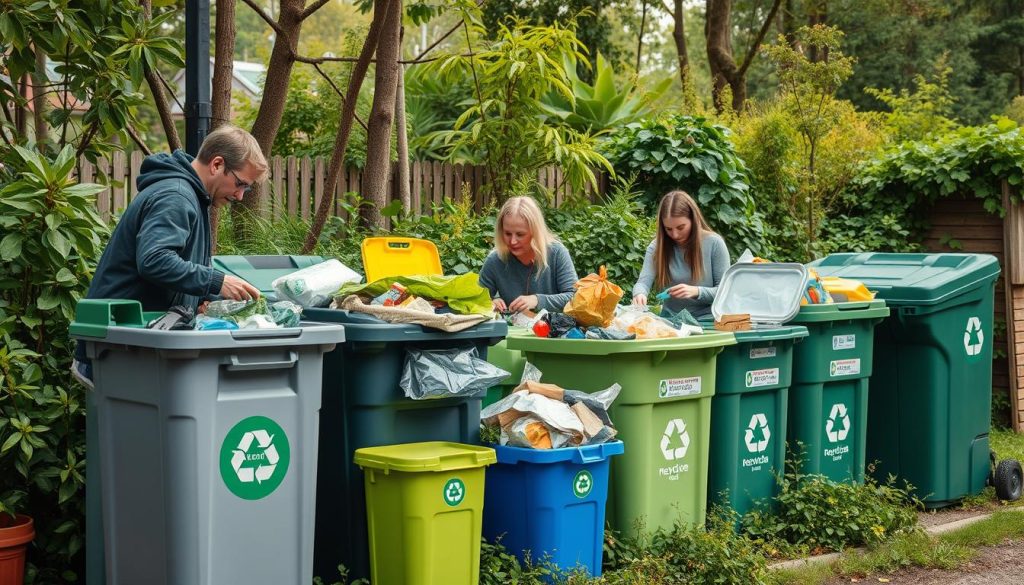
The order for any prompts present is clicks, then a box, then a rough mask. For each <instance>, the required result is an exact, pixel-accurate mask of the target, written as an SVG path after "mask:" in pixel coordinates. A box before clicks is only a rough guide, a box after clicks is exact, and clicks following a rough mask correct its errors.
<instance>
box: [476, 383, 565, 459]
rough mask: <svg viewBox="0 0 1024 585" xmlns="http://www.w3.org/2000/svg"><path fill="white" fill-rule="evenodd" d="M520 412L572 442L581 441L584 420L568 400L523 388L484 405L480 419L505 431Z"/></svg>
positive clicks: (520, 415)
mask: <svg viewBox="0 0 1024 585" xmlns="http://www.w3.org/2000/svg"><path fill="white" fill-rule="evenodd" d="M523 416H533V417H536V418H537V419H538V420H540V421H543V423H544V424H545V425H546V426H547V427H548V429H549V430H550V431H553V432H554V433H561V434H564V435H566V436H567V437H569V440H568V441H567V442H568V443H569V444H571V445H573V446H575V445H580V444H581V443H582V442H583V439H584V435H583V422H582V421H581V420H580V418H579V417H578V416H576V414H575V413H574V412H573V411H572V410H571V409H570V408H569V405H568V404H566V403H564V402H561V401H558V400H552V399H550V398H548V397H547V396H544V395H542V394H533V393H531V392H527V391H525V390H520V391H519V392H513V393H512V394H509V395H508V396H506V397H505V398H502V399H501V400H499V401H498V402H495V403H494V404H491V405H490V406H488V407H487V408H485V409H483V411H482V412H481V413H480V420H481V421H483V423H484V424H485V425H488V426H493V425H498V426H500V427H501V428H502V429H505V432H506V433H508V432H509V425H510V424H512V422H513V421H516V420H518V419H520V418H522V417H523ZM554 433H553V434H554ZM510 440H511V437H510ZM551 442H552V444H554V443H557V442H558V441H557V440H556V439H554V438H552V441H551Z"/></svg>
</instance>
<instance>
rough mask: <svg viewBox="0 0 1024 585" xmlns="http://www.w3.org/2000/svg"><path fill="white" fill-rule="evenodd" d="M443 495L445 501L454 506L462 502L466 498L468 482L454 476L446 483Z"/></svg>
mask: <svg viewBox="0 0 1024 585" xmlns="http://www.w3.org/2000/svg"><path fill="white" fill-rule="evenodd" d="M442 496H443V498H444V503H445V504H448V505H449V506H451V507H453V508H454V507H455V506H458V505H459V504H461V503H462V500H464V499H466V484H465V483H463V482H462V480H461V479H459V478H457V477H453V478H452V479H449V480H448V482H447V483H445V484H444V492H443V494H442Z"/></svg>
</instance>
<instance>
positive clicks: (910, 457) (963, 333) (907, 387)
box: [814, 253, 999, 508]
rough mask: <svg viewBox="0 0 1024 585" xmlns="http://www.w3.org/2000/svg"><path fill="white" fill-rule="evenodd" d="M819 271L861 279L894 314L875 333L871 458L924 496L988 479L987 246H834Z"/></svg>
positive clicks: (991, 262)
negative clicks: (947, 250) (917, 250)
mask: <svg viewBox="0 0 1024 585" xmlns="http://www.w3.org/2000/svg"><path fill="white" fill-rule="evenodd" d="M814 267H815V269H816V270H818V272H819V273H820V274H821V275H822V276H838V277H841V278H847V279H851V280H857V281H860V282H863V283H864V285H865V286H867V288H868V289H869V290H872V291H877V298H879V299H884V300H885V302H886V304H887V305H888V306H889V307H890V308H891V309H892V316H890V317H889V318H888V319H886V320H885V321H884V322H883V323H882V325H880V326H879V327H878V330H877V332H876V335H875V346H874V360H875V370H874V374H873V375H872V378H871V397H870V399H869V412H870V416H869V417H868V421H867V429H868V437H867V458H868V460H869V461H877V462H878V466H877V475H878V477H880V478H885V477H887V476H888V475H889V474H894V475H896V476H897V477H899V478H901V479H904V480H906V481H908V482H910V483H911V484H912V485H913V486H914V487H915V488H916V490H917V495H918V496H919V497H921V498H923V500H924V502H925V504H926V506H928V507H930V508H938V507H943V506H948V505H950V504H953V503H955V502H957V501H958V500H960V499H962V498H963V497H964V496H968V495H972V494H977V493H978V492H980V491H981V490H982V489H984V487H985V484H986V480H987V478H988V476H989V470H990V461H989V436H988V432H989V426H990V424H991V412H992V341H993V337H994V334H993V330H992V322H993V295H994V289H995V283H996V279H997V278H998V276H999V263H998V261H997V260H996V258H994V257H993V256H989V255H985V254H870V253H868V254H833V255H831V256H828V257H826V258H824V259H822V260H819V261H817V262H815V263H814Z"/></svg>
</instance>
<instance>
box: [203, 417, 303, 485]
mask: <svg viewBox="0 0 1024 585" xmlns="http://www.w3.org/2000/svg"><path fill="white" fill-rule="evenodd" d="M290 455H291V450H290V447H289V444H288V437H287V435H285V432H284V429H282V428H281V426H280V425H278V424H277V423H276V422H274V421H273V420H272V419H269V418H267V417H264V416H251V417H249V418H246V419H243V420H241V421H240V422H238V424H236V425H235V426H234V427H232V428H231V430H230V431H228V433H227V435H225V437H224V441H223V442H222V443H221V448H220V474H221V478H222V479H223V480H224V484H225V485H226V486H227V488H228V490H229V491H230V492H231V493H233V494H235V495H236V496H238V497H240V498H243V499H246V500H258V499H260V498H264V497H266V496H268V495H270V494H271V493H273V491H274V490H276V489H277V487H278V486H279V485H281V482H282V481H283V480H284V478H285V475H287V473H288V463H289V459H290Z"/></svg>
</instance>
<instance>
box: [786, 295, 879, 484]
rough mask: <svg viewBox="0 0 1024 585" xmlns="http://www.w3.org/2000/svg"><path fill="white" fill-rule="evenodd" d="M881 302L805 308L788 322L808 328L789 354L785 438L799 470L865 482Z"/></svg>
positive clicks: (837, 478)
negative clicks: (790, 371) (870, 393)
mask: <svg viewBox="0 0 1024 585" xmlns="http://www.w3.org/2000/svg"><path fill="white" fill-rule="evenodd" d="M887 316H889V309H888V308H887V307H886V306H885V302H884V301H880V300H873V301H861V302H849V303H833V304H823V305H806V306H804V307H802V308H801V309H800V312H799V313H797V315H796V317H794V318H793V320H792V321H791V322H790V323H791V324H793V325H803V326H804V327H807V332H808V336H807V338H806V339H805V340H804V341H803V342H801V343H799V344H798V345H797V346H796V347H795V349H794V351H793V385H792V386H791V387H790V392H789V420H788V421H787V422H788V428H787V432H786V436H787V439H788V442H789V449H790V451H791V452H792V453H793V456H794V457H795V458H797V459H799V460H800V462H801V464H800V471H801V472H802V473H805V474H816V475H823V476H825V477H827V478H828V479H831V480H833V481H856V482H861V481H864V467H865V458H866V453H865V449H866V446H865V443H866V441H867V422H868V415H869V412H868V379H869V378H870V377H871V370H872V364H873V357H874V353H873V351H872V350H873V347H874V337H875V326H876V325H877V324H878V323H879V322H880V321H881V320H882V319H884V318H885V317H887Z"/></svg>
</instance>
